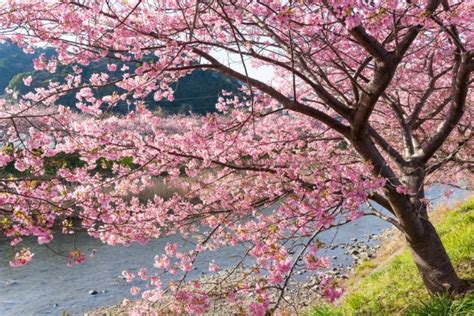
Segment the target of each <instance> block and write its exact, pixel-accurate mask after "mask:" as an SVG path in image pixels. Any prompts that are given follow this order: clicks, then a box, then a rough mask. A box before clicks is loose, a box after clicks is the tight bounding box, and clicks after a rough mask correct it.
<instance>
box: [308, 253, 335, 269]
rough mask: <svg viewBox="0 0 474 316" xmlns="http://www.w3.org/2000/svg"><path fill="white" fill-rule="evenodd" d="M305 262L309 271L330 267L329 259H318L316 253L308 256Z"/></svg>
mask: <svg viewBox="0 0 474 316" xmlns="http://www.w3.org/2000/svg"><path fill="white" fill-rule="evenodd" d="M304 262H305V264H306V267H307V268H308V269H309V270H316V269H320V268H322V269H327V268H328V267H329V266H330V261H329V259H328V258H327V257H320V258H318V257H316V255H315V254H314V253H308V254H306V256H305V257H304Z"/></svg>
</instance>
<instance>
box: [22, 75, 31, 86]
mask: <svg viewBox="0 0 474 316" xmlns="http://www.w3.org/2000/svg"><path fill="white" fill-rule="evenodd" d="M32 81H33V77H31V76H28V77H26V78H23V83H24V84H25V86H27V87H29V86H30V85H31V82H32Z"/></svg>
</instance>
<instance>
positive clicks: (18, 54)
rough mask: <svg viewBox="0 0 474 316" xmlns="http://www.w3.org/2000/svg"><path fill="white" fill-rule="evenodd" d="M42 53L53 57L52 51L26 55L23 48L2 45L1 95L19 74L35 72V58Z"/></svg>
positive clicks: (0, 58)
mask: <svg viewBox="0 0 474 316" xmlns="http://www.w3.org/2000/svg"><path fill="white" fill-rule="evenodd" d="M42 52H45V53H46V55H48V56H51V55H52V54H53V50H52V49H48V50H38V51H37V52H36V53H35V54H33V55H30V54H25V53H24V52H23V50H22V49H21V48H19V47H18V46H16V45H14V44H12V43H10V42H5V43H0V74H1V75H0V94H3V93H4V91H5V88H6V87H7V86H8V84H9V82H10V80H11V79H12V78H13V77H14V76H15V75H16V74H18V73H21V72H28V71H32V70H33V63H32V60H33V58H36V57H38V55H39V54H40V53H42Z"/></svg>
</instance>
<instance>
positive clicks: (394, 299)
mask: <svg viewBox="0 0 474 316" xmlns="http://www.w3.org/2000/svg"><path fill="white" fill-rule="evenodd" d="M431 217H432V220H433V222H434V223H435V226H436V227H437V230H438V231H439V233H440V235H441V238H442V239H443V242H444V244H445V245H446V248H447V251H448V253H449V255H450V257H451V258H452V260H453V263H454V265H455V267H456V270H457V271H458V272H459V273H460V276H461V277H463V278H466V279H473V278H474V267H473V262H472V258H474V225H473V223H474V197H472V198H470V199H469V200H468V201H467V202H464V203H463V204H462V205H460V206H458V207H456V208H454V209H447V208H443V207H440V208H438V209H437V210H436V211H434V212H432V213H431ZM369 239H372V240H374V239H375V240H377V242H376V243H367V242H364V241H358V240H355V239H353V240H351V241H350V242H349V243H347V244H343V245H342V248H344V249H345V254H346V255H349V256H352V257H353V259H354V262H353V264H352V265H349V266H347V267H344V268H341V267H334V268H333V269H332V270H331V271H330V272H329V273H331V274H332V275H333V276H334V278H335V279H336V281H337V282H338V283H339V285H340V286H341V287H342V288H344V289H345V291H346V294H345V295H344V296H343V298H342V299H341V300H340V301H339V302H337V303H336V305H328V304H326V303H324V302H323V301H322V299H321V297H320V296H319V294H318V293H317V289H318V285H319V279H318V277H317V276H315V275H313V276H310V277H309V278H308V279H307V280H306V281H298V280H295V281H293V282H292V283H291V285H290V287H289V290H288V291H287V292H286V294H285V301H286V302H291V304H289V303H284V304H283V305H282V306H281V307H282V309H283V310H284V311H286V312H287V313H288V314H293V313H295V312H297V313H305V314H307V315H311V316H313V315H314V316H316V315H355V314H364V315H365V314H369V315H372V314H374V315H393V314H397V315H398V314H410V313H411V314H413V313H415V314H416V312H417V311H421V312H420V313H421V314H430V312H431V314H433V315H434V314H436V315H438V314H439V315H441V314H443V315H445V314H449V312H448V311H449V309H451V310H453V311H454V310H455V309H456V310H457V311H460V313H455V314H456V315H467V313H465V314H462V310H465V311H472V310H474V296H473V295H472V294H471V296H469V297H467V298H464V299H459V300H456V301H449V300H446V299H441V298H440V299H434V300H433V299H430V298H429V296H428V294H427V293H426V291H425V290H424V288H423V285H422V283H421V280H420V277H419V275H418V272H417V271H416V267H415V266H414V264H413V262H412V259H411V256H410V254H409V253H408V250H407V249H406V248H405V247H404V241H403V237H402V235H401V234H400V233H399V232H398V231H397V230H395V229H389V230H386V231H384V232H383V233H382V234H379V235H375V234H372V236H370V238H369ZM378 244H381V245H382V246H379V245H378ZM224 272H225V271H223V272H222V273H221V274H216V275H212V276H204V277H203V278H202V281H204V282H206V283H208V284H209V286H214V287H215V286H216V285H217V286H218V287H219V288H226V287H229V286H232V284H236V283H238V282H242V280H245V281H246V282H255V281H256V280H255V279H246V277H248V274H247V273H246V271H244V270H241V271H237V272H236V273H234V274H232V277H229V278H226V277H225V273H224ZM305 273H307V272H306V271H304V270H303V271H299V272H298V274H299V276H302V275H304V274H305ZM224 280H225V281H224ZM315 302H319V303H315ZM424 304H426V306H425V305H424ZM311 306H313V307H311ZM423 309H430V310H428V312H426V313H424V312H423ZM433 309H435V310H433ZM235 312H236V311H235V309H233V310H232V311H231V310H229V309H228V305H227V304H226V302H225V300H217V301H216V302H215V303H214V304H213V305H212V308H211V310H210V312H209V314H212V315H222V314H229V313H231V314H232V313H235ZM420 313H418V314H420ZM124 314H125V310H124V308H123V307H122V306H121V305H115V306H112V307H105V308H101V309H98V310H95V311H93V312H90V313H88V314H87V315H94V316H95V315H124ZM453 314H454V313H453Z"/></svg>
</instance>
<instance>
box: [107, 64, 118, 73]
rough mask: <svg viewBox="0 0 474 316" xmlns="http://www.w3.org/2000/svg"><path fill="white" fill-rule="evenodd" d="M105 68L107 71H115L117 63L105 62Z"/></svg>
mask: <svg viewBox="0 0 474 316" xmlns="http://www.w3.org/2000/svg"><path fill="white" fill-rule="evenodd" d="M107 70H108V71H116V70H117V65H116V64H107Z"/></svg>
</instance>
